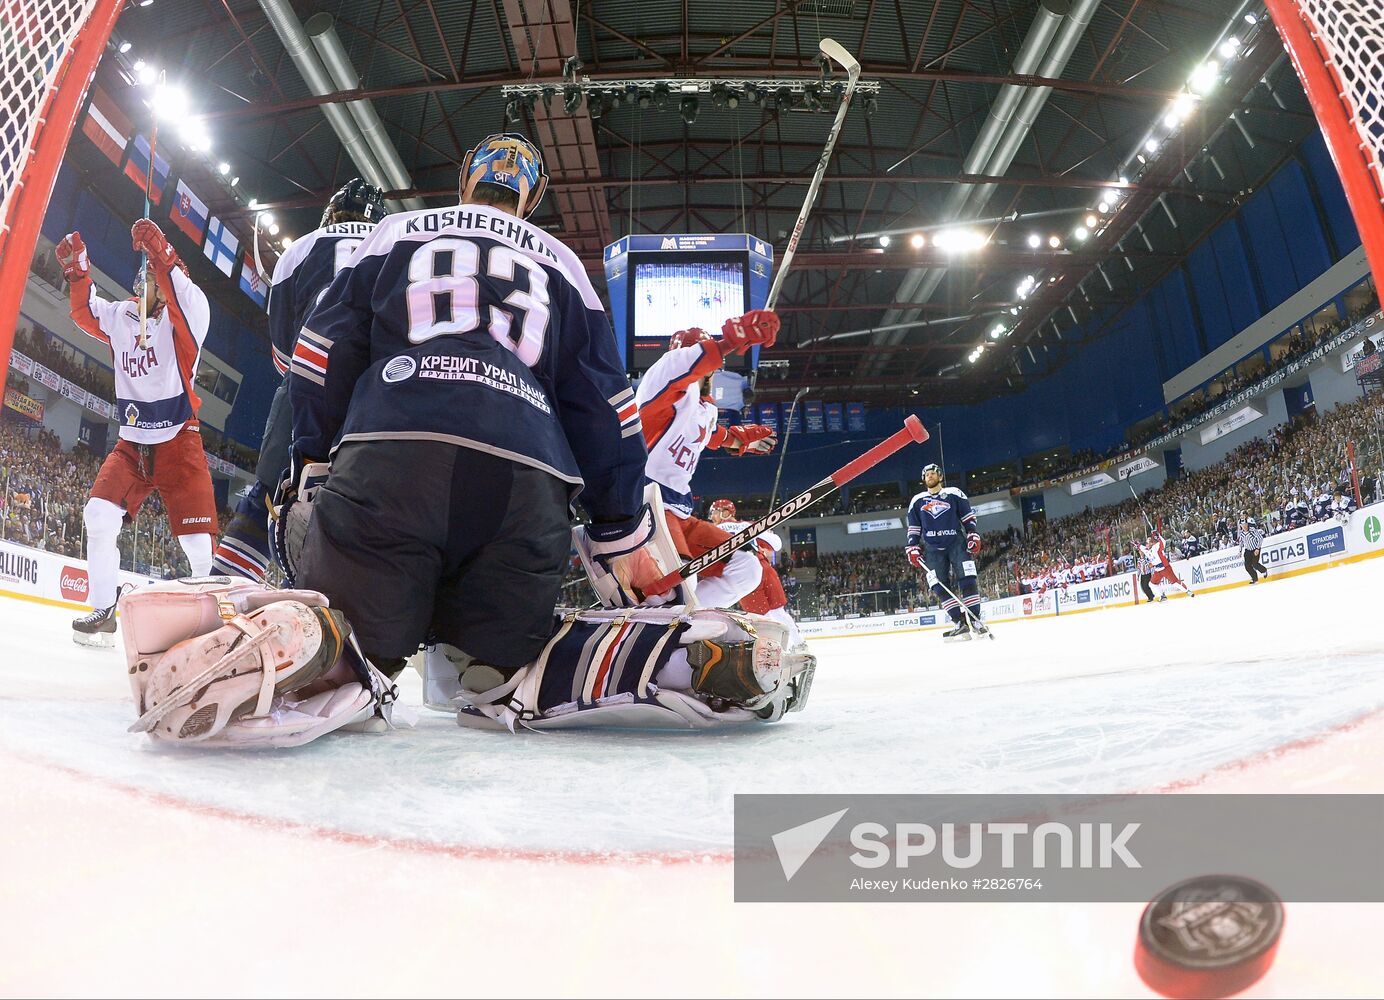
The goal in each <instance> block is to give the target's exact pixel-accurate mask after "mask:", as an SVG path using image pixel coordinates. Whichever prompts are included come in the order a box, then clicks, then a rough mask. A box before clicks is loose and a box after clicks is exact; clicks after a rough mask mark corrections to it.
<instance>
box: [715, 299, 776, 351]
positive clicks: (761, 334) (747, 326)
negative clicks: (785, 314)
mask: <svg viewBox="0 0 1384 1000" xmlns="http://www.w3.org/2000/svg"><path fill="white" fill-rule="evenodd" d="M778 332H779V318H778V314H777V313H775V312H773V311H772V310H769V309H751V310H750V311H749V312H747V313H746V314H745V315H743V316H736V317H735V318H734V319H728V320H726V322H725V324H724V325H722V327H721V336H722V338H723V340H722V343H723V344H724V345H725V348H726V352H727V353H744V352H745V351H748V350H749V349H750V348H751V347H754V346H755V345H756V344H759V345H761V346H764V347H772V346H774V338H775V337H777V336H778Z"/></svg>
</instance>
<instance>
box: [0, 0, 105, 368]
mask: <svg viewBox="0 0 1384 1000" xmlns="http://www.w3.org/2000/svg"><path fill="white" fill-rule="evenodd" d="M123 6H124V0H0V111H2V112H3V113H2V114H0V392H3V389H4V384H5V380H6V377H7V376H8V374H9V365H10V348H11V346H13V344H14V329H15V324H16V323H17V322H18V319H19V305H20V302H21V301H22V300H23V298H24V285H25V282H26V280H27V278H28V275H29V265H30V263H31V262H32V261H33V256H34V245H35V243H36V242H37V241H38V234H39V228H40V226H41V225H42V223H43V214H44V212H45V211H47V209H48V198H49V196H50V195H51V194H52V193H53V182H54V180H56V178H57V176H58V166H59V165H60V164H61V163H62V158H63V153H64V152H65V151H66V149H67V142H68V140H69V139H70V138H71V137H72V128H73V126H74V125H75V124H76V121H77V114H78V112H79V111H80V110H81V107H82V102H83V101H85V100H86V94H87V89H88V88H89V87H90V86H91V79H92V76H93V75H94V74H95V72H96V66H97V64H98V63H99V62H100V61H101V56H102V54H103V53H104V52H105V49H106V42H107V41H108V40H109V39H110V34H111V29H112V28H113V27H114V26H115V20H116V18H117V17H119V16H120V10H121V8H122V7H123Z"/></svg>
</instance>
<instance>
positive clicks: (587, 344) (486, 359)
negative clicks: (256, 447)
mask: <svg viewBox="0 0 1384 1000" xmlns="http://www.w3.org/2000/svg"><path fill="white" fill-rule="evenodd" d="M290 373H291V374H290V379H289V392H290V395H291V398H292V401H293V438H294V447H295V449H296V450H297V452H298V454H299V455H302V456H304V457H306V458H317V459H319V460H320V459H321V458H322V457H324V456H327V455H329V454H330V453H332V452H333V451H335V449H336V448H337V447H339V446H340V445H341V444H345V443H347V442H351V441H380V440H390V439H395V440H428V441H446V442H450V443H452V444H456V445H458V446H460V447H465V448H473V449H475V450H478V451H483V452H486V453H487V454H491V455H497V456H499V457H501V458H505V459H509V460H510V461H513V462H517V463H519V464H522V465H528V466H531V467H534V468H537V469H541V470H543V471H544V472H547V473H549V474H551V475H553V476H555V477H557V478H558V479H560V480H562V481H563V482H565V483H567V484H568V485H569V488H570V494H571V496H572V497H573V498H574V499H575V498H576V496H577V494H578V493H580V494H581V500H582V505H583V506H584V507H585V508H586V510H587V512H588V513H590V514H591V516H592V517H593V518H600V519H617V518H626V517H630V516H631V515H633V514H635V513H636V512H637V511H638V510H639V508H640V507H641V505H642V503H643V499H642V495H643V488H644V463H645V460H646V457H647V455H646V452H645V449H644V439H643V434H642V428H641V426H640V423H639V411H638V408H637V407H636V406H635V405H634V392H633V390H632V389H631V388H630V385H629V379H628V378H627V377H626V376H625V372H624V366H623V363H622V360H621V357H620V354H619V351H618V350H617V348H616V345H615V335H614V332H613V331H612V330H611V327H610V323H609V321H608V320H607V319H606V315H605V311H604V309H603V308H602V306H601V302H600V299H599V298H597V296H596V292H595V289H594V288H592V286H591V282H590V280H589V279H588V278H587V276H586V271H585V269H584V268H583V267H582V264H581V262H580V261H579V260H578V259H577V256H576V255H575V254H574V253H572V251H571V250H570V249H568V248H567V247H565V246H564V245H563V244H562V243H560V242H558V241H557V240H555V239H554V238H553V237H552V236H550V235H549V234H547V233H545V232H543V231H542V230H540V229H537V228H535V227H533V226H531V225H529V224H528V223H526V222H524V221H522V220H520V219H518V218H515V217H514V216H512V215H508V214H507V213H505V212H502V211H500V210H499V209H495V208H491V207H489V206H485V205H460V206H453V207H450V208H442V209H432V210H424V211H420V212H407V213H402V214H396V215H391V216H389V217H388V218H386V219H385V220H384V221H383V222H381V223H380V224H379V225H378V226H377V227H376V228H375V231H374V232H373V233H371V234H370V236H369V237H367V238H366V240H365V242H364V243H362V244H361V246H360V248H359V249H358V250H357V251H356V253H355V256H354V257H352V259H351V261H350V262H349V264H347V266H346V267H344V268H343V269H342V270H341V271H340V272H339V273H338V274H337V276H336V278H335V279H334V280H333V281H332V283H331V286H330V287H329V288H328V289H327V292H326V294H325V295H324V296H323V297H322V300H321V302H320V303H319V304H318V306H317V307H316V308H315V309H314V310H313V311H312V313H311V314H310V315H309V317H308V319H307V322H306V323H305V324H304V325H303V328H302V330H301V331H300V332H299V334H298V340H297V343H296V345H295V347H294V351H293V356H292V362H291V366H290Z"/></svg>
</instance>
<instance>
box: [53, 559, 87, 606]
mask: <svg viewBox="0 0 1384 1000" xmlns="http://www.w3.org/2000/svg"><path fill="white" fill-rule="evenodd" d="M58 586H59V588H60V589H61V590H62V599H63V600H64V601H75V602H77V603H78V604H85V603H86V599H87V587H88V586H89V584H88V582H87V571H86V570H84V569H82V568H80V567H78V566H64V567H63V568H62V576H60V577H59V578H58Z"/></svg>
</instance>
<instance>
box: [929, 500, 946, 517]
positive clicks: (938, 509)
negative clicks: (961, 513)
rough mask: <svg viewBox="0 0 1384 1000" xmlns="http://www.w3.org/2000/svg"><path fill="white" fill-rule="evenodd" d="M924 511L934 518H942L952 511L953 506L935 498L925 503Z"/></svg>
mask: <svg viewBox="0 0 1384 1000" xmlns="http://www.w3.org/2000/svg"><path fill="white" fill-rule="evenodd" d="M923 510H925V511H927V513H928V514H929V515H930V516H932V517H942V516H944V515H945V514H947V513H949V512H950V511H951V504H949V503H947V501H945V500H942V499H937V498H934V499H932V500H925V501H923Z"/></svg>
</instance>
